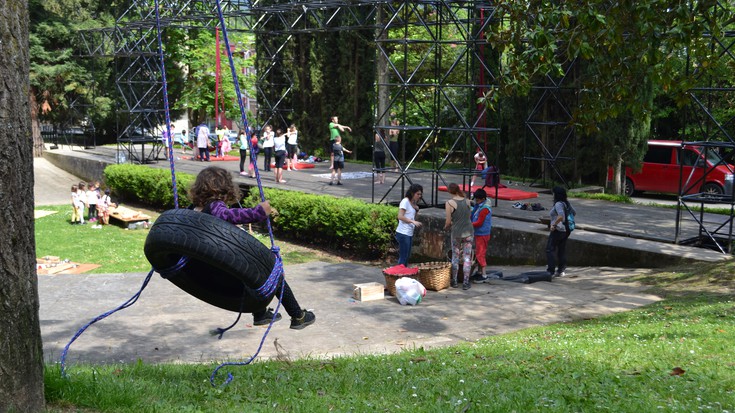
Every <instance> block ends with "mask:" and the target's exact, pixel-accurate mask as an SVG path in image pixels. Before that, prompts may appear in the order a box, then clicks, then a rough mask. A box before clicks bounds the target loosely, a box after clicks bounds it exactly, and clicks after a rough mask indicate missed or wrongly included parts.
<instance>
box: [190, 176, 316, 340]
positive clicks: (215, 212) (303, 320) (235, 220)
mask: <svg viewBox="0 0 735 413" xmlns="http://www.w3.org/2000/svg"><path fill="white" fill-rule="evenodd" d="M189 197H190V199H191V202H192V207H191V208H192V209H193V210H195V211H198V212H202V213H205V214H209V215H212V216H215V217H217V218H219V219H222V220H224V221H227V222H229V223H232V224H235V225H238V224H249V223H254V222H261V221H265V220H266V219H267V218H268V215H270V213H271V206H270V203H269V201H263V202H261V203H259V204H258V205H257V206H255V208H229V207H228V206H227V205H228V204H233V203H236V202H238V201H239V200H240V197H241V194H240V189H239V188H238V186H237V185H235V183H234V182H233V180H232V175H231V174H230V173H229V172H227V170H225V169H223V168H220V167H216V166H210V167H207V168H205V169H203V170H202V171H201V172H199V175H197V177H196V179H195V180H194V184H193V185H192V186H191V189H189ZM281 291H283V301H282V302H281V303H282V304H283V308H285V309H286V312H287V313H288V315H289V316H291V328H292V329H295V330H301V329H303V328H304V327H306V326H309V325H311V324H313V323H314V321H316V316H315V315H314V313H313V312H312V311H309V310H307V309H305V308H303V309H302V308H301V306H300V305H299V302H298V301H297V300H296V297H295V296H294V294H293V291H291V287H289V285H288V283H287V282H285V281H284V282H283V283H280V282H279V283H278V288H277V289H276V292H275V296H276V297H280V296H281ZM280 319H281V315H280V314H275V318H274V314H273V310H271V309H270V308H269V309H264V310H261V311H258V312H256V313H253V324H254V325H266V324H269V323H270V322H271V320H274V321H278V320H280Z"/></svg>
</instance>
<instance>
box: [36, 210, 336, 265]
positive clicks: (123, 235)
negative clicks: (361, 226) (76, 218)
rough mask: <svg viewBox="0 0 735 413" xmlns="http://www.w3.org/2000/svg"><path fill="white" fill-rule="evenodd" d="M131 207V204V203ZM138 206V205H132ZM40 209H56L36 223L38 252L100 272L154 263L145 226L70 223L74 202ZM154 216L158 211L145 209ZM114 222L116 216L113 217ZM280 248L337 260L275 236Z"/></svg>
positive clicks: (295, 255)
mask: <svg viewBox="0 0 735 413" xmlns="http://www.w3.org/2000/svg"><path fill="white" fill-rule="evenodd" d="M128 207H130V206H128ZM130 208H132V209H136V210H139V209H140V208H137V207H130ZM35 209H36V210H37V211H38V210H41V211H54V212H55V213H53V214H50V215H47V216H44V217H41V218H37V219H36V220H35V226H36V231H35V234H36V256H37V257H44V256H47V255H52V256H58V257H59V258H61V259H62V260H63V259H69V260H70V261H72V262H76V263H84V264H99V265H100V267H98V268H96V269H94V270H92V271H90V273H97V274H114V273H131V272H148V271H150V270H151V265H150V263H148V260H147V259H146V258H145V255H144V254H143V244H144V243H145V238H146V236H147V235H148V231H147V230H144V229H139V230H127V229H124V228H122V227H120V226H117V225H114V224H112V225H107V226H103V227H102V228H99V229H95V228H92V227H93V224H90V223H88V224H86V225H71V224H70V221H71V206H65V205H64V206H59V205H57V206H37V207H36V208H35ZM143 212H145V213H146V214H148V215H150V216H152V217H153V219H152V221H155V218H156V217H157V216H158V214H157V213H156V212H155V211H151V210H147V209H145V210H143ZM110 222H111V223H112V222H113V220H112V219H110ZM253 235H254V236H255V237H256V238H258V239H259V240H260V241H261V242H263V244H265V245H266V246H268V247H270V239H269V238H268V236H267V234H265V235H263V234H257V233H254V234H253ZM276 242H277V245H278V246H279V247H280V249H281V257H282V258H283V262H284V263H286V264H299V263H303V262H307V261H311V260H314V259H315V257H319V258H320V259H322V260H327V261H329V260H330V259H331V260H332V261H334V260H335V259H334V258H333V257H330V256H328V255H326V254H324V253H322V252H320V251H317V250H313V249H310V248H305V247H301V246H299V245H295V244H292V243H288V242H285V241H281V240H276Z"/></svg>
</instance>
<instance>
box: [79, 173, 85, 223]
mask: <svg viewBox="0 0 735 413" xmlns="http://www.w3.org/2000/svg"><path fill="white" fill-rule="evenodd" d="M86 188H87V184H85V183H84V182H80V183H79V185H77V213H78V214H79V223H80V224H82V225H84V208H85V207H86V206H87V191H86V190H85V189H86Z"/></svg>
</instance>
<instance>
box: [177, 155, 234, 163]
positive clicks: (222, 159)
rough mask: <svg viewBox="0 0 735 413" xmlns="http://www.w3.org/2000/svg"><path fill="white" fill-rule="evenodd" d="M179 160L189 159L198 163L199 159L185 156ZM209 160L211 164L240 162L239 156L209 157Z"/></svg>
mask: <svg viewBox="0 0 735 413" xmlns="http://www.w3.org/2000/svg"><path fill="white" fill-rule="evenodd" d="M181 159H189V160H192V161H198V160H199V158H196V159H195V158H194V157H193V156H186V157H182V158H181ZM209 160H210V161H212V162H216V161H239V160H240V157H239V156H232V155H225V156H224V157H216V156H210V157H209Z"/></svg>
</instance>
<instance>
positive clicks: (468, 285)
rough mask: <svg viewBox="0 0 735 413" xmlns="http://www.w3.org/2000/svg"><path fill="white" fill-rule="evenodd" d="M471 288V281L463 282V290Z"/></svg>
mask: <svg viewBox="0 0 735 413" xmlns="http://www.w3.org/2000/svg"><path fill="white" fill-rule="evenodd" d="M470 288H472V284H470V283H467V284H462V289H463V290H469V289H470Z"/></svg>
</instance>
